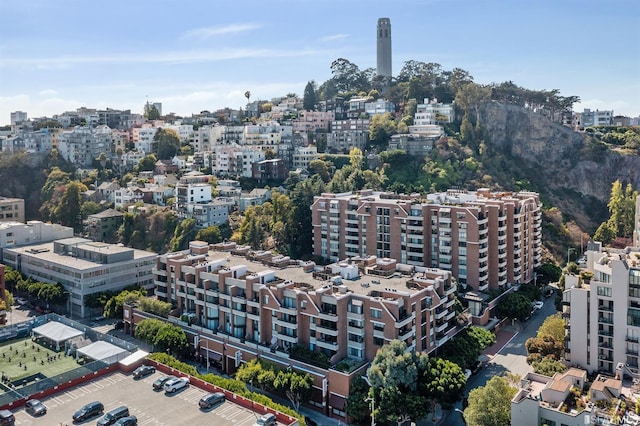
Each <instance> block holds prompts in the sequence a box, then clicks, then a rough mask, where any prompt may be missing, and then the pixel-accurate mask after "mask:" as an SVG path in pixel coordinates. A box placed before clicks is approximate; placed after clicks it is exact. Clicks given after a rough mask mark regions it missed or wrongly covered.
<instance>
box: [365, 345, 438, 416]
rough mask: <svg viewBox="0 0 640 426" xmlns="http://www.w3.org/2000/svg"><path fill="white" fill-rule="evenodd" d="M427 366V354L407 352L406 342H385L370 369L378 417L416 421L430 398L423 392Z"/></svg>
mask: <svg viewBox="0 0 640 426" xmlns="http://www.w3.org/2000/svg"><path fill="white" fill-rule="evenodd" d="M427 366H428V358H427V356H426V355H425V354H421V353H416V352H406V345H405V343H404V342H401V341H399V340H393V341H391V342H390V343H388V344H386V345H384V346H382V348H381V349H379V350H378V353H377V354H376V356H375V357H374V359H373V362H372V363H371V367H369V370H367V377H368V379H369V382H370V383H371V387H372V389H371V390H370V391H369V392H370V396H371V397H372V398H374V400H375V412H374V414H375V418H376V419H377V420H378V421H380V422H381V423H383V422H398V424H401V423H404V422H405V421H408V420H413V421H416V420H418V419H421V418H423V417H424V416H425V415H426V414H427V413H428V412H429V407H430V406H431V404H430V399H429V397H428V396H427V395H425V394H421V393H420V390H424V388H421V387H420V386H419V384H420V383H419V381H420V378H421V377H422V376H423V375H424V371H425V370H426V368H427Z"/></svg>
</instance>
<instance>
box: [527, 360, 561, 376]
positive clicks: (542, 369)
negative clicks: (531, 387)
mask: <svg viewBox="0 0 640 426" xmlns="http://www.w3.org/2000/svg"><path fill="white" fill-rule="evenodd" d="M531 366H532V367H533V372H534V373H537V374H542V375H544V376H548V377H553V375H554V374H555V373H564V372H565V371H567V366H566V365H564V363H562V362H561V361H558V360H555V359H553V358H549V357H545V358H542V359H541V360H540V361H537V362H534V363H533V364H532V365H531Z"/></svg>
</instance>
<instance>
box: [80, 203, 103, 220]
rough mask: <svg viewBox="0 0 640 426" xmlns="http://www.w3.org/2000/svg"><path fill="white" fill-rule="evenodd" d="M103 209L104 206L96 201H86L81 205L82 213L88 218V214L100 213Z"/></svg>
mask: <svg viewBox="0 0 640 426" xmlns="http://www.w3.org/2000/svg"><path fill="white" fill-rule="evenodd" d="M102 210H104V208H103V207H102V206H101V205H100V204H98V203H96V202H95V201H85V202H83V203H82V206H81V207H80V214H81V215H82V217H83V218H85V219H86V218H87V216H89V215H92V214H96V213H99V212H101V211H102Z"/></svg>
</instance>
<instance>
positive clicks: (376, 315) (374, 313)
mask: <svg viewBox="0 0 640 426" xmlns="http://www.w3.org/2000/svg"><path fill="white" fill-rule="evenodd" d="M370 312H371V318H382V309H375V308H371V310H370Z"/></svg>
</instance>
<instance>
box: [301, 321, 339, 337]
mask: <svg viewBox="0 0 640 426" xmlns="http://www.w3.org/2000/svg"><path fill="white" fill-rule="evenodd" d="M296 327H297V326H296ZM316 333H322V334H325V335H327V336H333V337H336V336H337V335H338V334H339V332H338V329H337V328H328V327H325V326H322V325H319V324H316Z"/></svg>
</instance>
